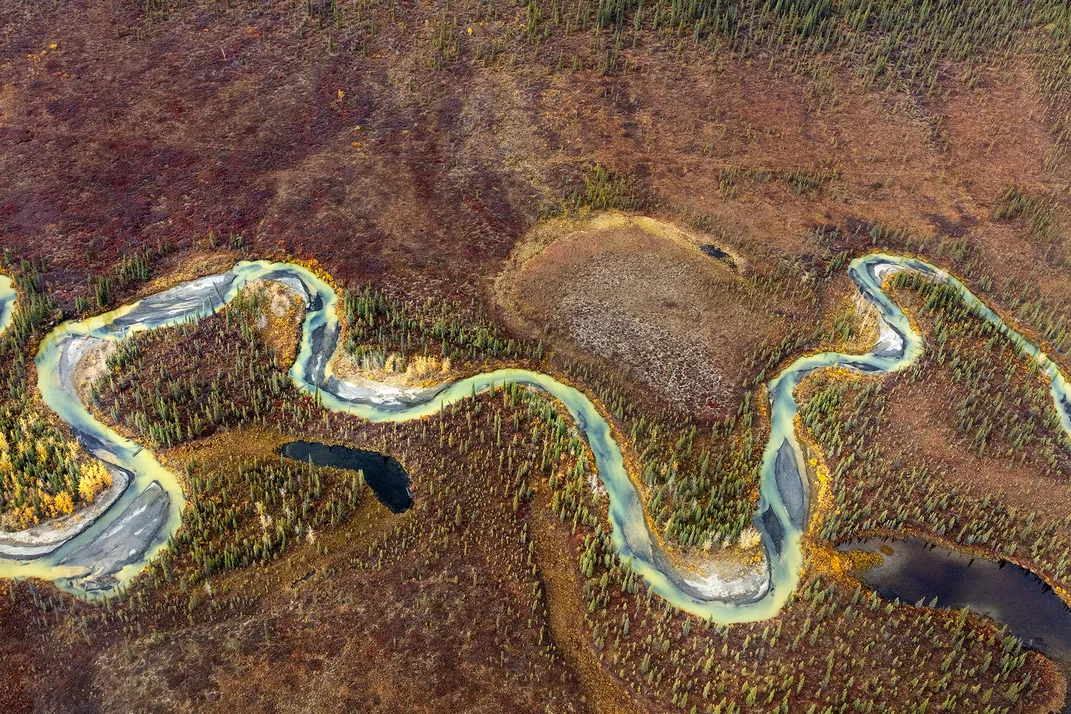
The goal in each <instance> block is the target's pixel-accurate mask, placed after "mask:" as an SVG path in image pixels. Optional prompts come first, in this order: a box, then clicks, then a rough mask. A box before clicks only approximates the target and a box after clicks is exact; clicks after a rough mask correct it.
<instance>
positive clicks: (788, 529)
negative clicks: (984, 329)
mask: <svg viewBox="0 0 1071 714" xmlns="http://www.w3.org/2000/svg"><path fill="white" fill-rule="evenodd" d="M903 269H909V270H915V271H919V272H922V273H926V274H928V275H931V276H933V277H935V278H938V279H940V280H944V281H946V282H947V283H949V284H950V285H952V286H954V287H955V288H956V289H957V291H958V292H959V293H960V294H961V295H962V297H963V298H964V299H965V300H966V301H967V302H968V304H970V305H971V306H973V307H975V308H976V309H977V310H978V312H979V314H980V315H981V316H982V317H983V318H984V319H986V320H988V321H990V322H991V323H993V324H994V325H996V326H997V327H998V328H999V329H1000V330H1001V331H1002V332H1003V333H1005V334H1007V335H1009V336H1010V337H1011V338H1012V339H1013V340H1015V341H1016V343H1017V344H1019V345H1020V347H1021V349H1022V350H1023V351H1024V352H1025V353H1026V354H1028V355H1030V356H1032V357H1034V358H1035V359H1037V360H1038V361H1039V363H1040V364H1041V365H1042V366H1043V368H1044V369H1045V371H1046V373H1047V374H1048V375H1049V377H1050V383H1051V391H1052V395H1053V399H1054V401H1055V403H1056V406H1057V409H1058V411H1059V413H1060V416H1061V420H1062V423H1063V425H1064V428H1065V430H1067V431H1068V433H1069V434H1071V419H1069V417H1068V414H1067V410H1066V408H1065V404H1066V403H1067V400H1068V398H1069V392H1068V385H1067V382H1066V380H1065V379H1064V377H1063V375H1062V374H1060V372H1059V370H1058V369H1057V368H1056V367H1055V365H1053V363H1052V362H1051V361H1049V360H1048V359H1047V358H1045V356H1044V355H1043V354H1042V353H1041V350H1040V349H1038V348H1037V347H1036V346H1035V345H1033V344H1031V343H1029V342H1027V341H1026V340H1025V338H1023V337H1022V336H1021V335H1019V334H1018V333H1017V332H1015V331H1014V330H1013V329H1012V328H1010V327H1009V326H1007V325H1006V324H1004V323H1003V322H1002V321H1001V320H1000V318H999V317H998V316H997V315H996V313H994V312H993V311H992V310H990V309H989V308H988V307H987V306H985V305H984V304H983V303H982V302H981V301H980V300H979V299H978V298H977V297H976V296H974V295H973V294H972V293H971V292H970V291H969V290H967V288H966V287H965V286H963V285H962V283H960V282H959V281H958V280H956V279H955V278H952V277H950V276H948V275H947V274H946V273H944V272H943V271H941V270H939V269H937V268H935V267H934V266H931V265H929V264H928V263H925V262H923V261H921V260H918V259H915V258H907V257H901V256H890V255H885V254H872V255H867V256H863V257H861V258H857V259H856V260H854V261H853V262H852V263H851V265H850V266H849V274H850V275H851V278H852V280H853V281H854V282H855V283H856V285H857V286H858V288H859V290H860V293H861V294H862V296H863V297H864V298H865V299H866V300H867V301H868V302H870V303H871V304H872V305H874V307H875V308H876V309H877V310H878V312H879V313H880V315H881V319H882V321H883V324H882V330H881V338H880V341H879V343H878V344H877V345H876V346H875V348H874V349H873V350H872V351H871V352H869V353H867V354H864V355H850V354H843V353H837V352H824V353H819V354H814V355H808V356H806V357H802V358H800V359H798V360H796V361H794V362H793V363H792V364H790V365H789V366H788V367H787V368H785V369H784V370H783V371H782V372H781V373H780V374H779V375H778V376H777V377H776V378H774V379H773V380H771V381H770V382H769V383H768V385H767V387H768V392H769V397H770V407H771V408H770V423H771V429H770V436H769V439H768V441H767V443H766V447H765V451H764V454H763V459H762V464H761V481H760V491H759V493H760V496H759V506H758V509H757V512H756V515H755V517H754V523H755V526H756V528H757V529H758V530H759V532H760V533H761V534H762V540H763V546H764V550H765V552H766V554H767V560H768V565H769V569H768V573H767V575H766V576H765V577H764V578H762V582H761V583H760V584H758V585H757V586H754V584H753V583H752V584H748V586H747V587H745V588H741V587H738V585H739V584H738V583H732V582H715V583H713V585H711V583H709V582H706V583H704V582H701V581H699V580H697V579H696V576H695V575H693V574H691V573H688V572H682V571H680V570H678V569H676V568H675V567H674V566H673V565H672V564H671V563H670V562H669V560H668V559H667V558H666V557H664V555H663V554H662V553H661V552H660V550H659V548H658V546H657V541H656V540H655V539H653V538H652V537H651V534H650V533H649V531H648V528H647V523H646V520H645V518H644V513H643V506H642V503H641V501H640V497H639V494H638V492H637V490H636V487H635V485H634V484H633V482H632V481H631V480H630V479H629V476H628V473H627V471H626V469H625V465H624V459H623V457H622V453H621V449H620V447H619V446H618V444H617V443H616V442H615V441H614V439H613V436H612V434H611V431H610V426H609V424H607V422H606V421H605V420H604V419H603V417H602V416H601V415H600V414H599V412H598V410H597V409H596V408H595V406H594V404H593V403H592V402H591V401H590V400H589V399H588V398H587V397H586V396H585V395H584V394H583V393H582V392H580V391H579V390H577V389H575V388H573V387H570V386H568V385H566V384H563V383H561V382H559V381H557V380H555V379H554V378H552V377H550V376H548V375H546V374H541V373H538V372H532V371H529V370H521V369H503V370H497V371H494V372H489V373H485V374H480V375H476V376H474V377H471V378H468V379H464V380H460V381H458V382H454V383H452V384H448V385H443V386H442V388H441V389H438V390H432V393H429V394H425V395H423V397H421V398H420V399H419V400H415V401H410V402H406V401H404V400H393V401H392V400H383V399H379V400H378V401H376V400H377V397H376V396H375V395H374V394H369V393H364V392H361V390H360V389H359V388H357V387H355V386H354V385H350V384H348V383H346V382H344V381H342V380H340V379H339V378H337V377H336V376H335V375H334V374H332V372H331V369H330V357H331V356H332V354H333V353H334V350H335V349H336V347H337V343H338V335H339V323H338V316H337V312H336V306H337V302H338V296H337V295H336V293H335V292H334V290H333V289H332V288H331V286H330V285H328V284H327V283H326V282H325V281H324V280H322V279H321V278H319V277H318V276H316V275H315V274H314V273H313V272H311V271H310V270H308V269H306V268H304V267H302V266H299V265H294V264H288V263H270V262H266V261H256V262H244V261H243V262H240V263H238V264H237V265H236V266H235V267H234V268H233V269H232V270H230V271H228V272H227V273H223V274H221V275H216V276H209V277H207V278H202V279H199V280H196V281H191V282H189V283H184V284H182V285H180V286H178V287H176V288H173V289H171V290H168V291H164V292H162V293H158V294H157V295H154V296H151V297H149V298H146V299H144V300H141V301H139V302H137V303H134V304H132V305H128V306H125V307H122V308H119V309H117V310H114V311H112V312H109V313H106V314H103V315H100V316H97V317H94V318H91V319H88V320H83V321H72V322H67V323H64V324H63V325H61V326H60V327H58V328H56V330H54V331H53V332H51V333H50V334H49V335H48V336H47V337H46V338H45V340H44V341H43V342H42V344H41V346H40V348H39V350H38V354H37V357H36V365H37V373H38V386H39V388H40V390H41V393H42V396H43V397H44V400H45V402H46V404H47V405H48V406H49V407H50V408H51V409H53V410H54V411H55V412H56V414H57V415H58V416H59V417H60V418H61V419H63V420H64V421H65V422H66V423H67V424H68V425H70V427H71V428H72V430H73V431H74V433H75V435H76V437H77V438H78V439H79V440H80V441H81V442H82V443H83V445H85V446H86V448H87V449H88V450H89V451H90V452H91V453H93V454H95V455H97V456H99V457H101V458H104V459H105V460H106V461H108V462H110V463H111V464H112V465H113V466H114V467H118V468H123V469H126V470H128V471H129V472H131V474H132V479H131V483H130V485H129V487H128V488H127V489H126V492H125V493H124V494H123V495H122V496H121V498H120V499H119V500H118V501H117V502H116V503H115V505H113V506H112V508H111V509H110V510H109V511H108V512H107V513H105V514H104V515H103V516H101V517H100V518H99V519H98V520H97V521H96V522H95V523H93V525H92V526H91V527H89V528H88V529H87V530H86V531H85V532H83V533H81V534H80V535H78V536H77V537H75V538H73V539H71V540H70V541H69V542H67V543H65V544H64V545H62V546H61V547H60V548H58V549H57V550H55V551H54V552H52V553H49V554H48V555H45V556H43V557H41V558H38V559H36V560H21V561H20V560H14V559H8V560H0V575H2V576H8V577H12V576H30V575H35V576H39V577H43V578H48V579H52V580H55V581H56V583H57V584H58V585H59V586H60V587H61V588H64V589H66V590H69V591H72V592H76V593H87V594H90V595H94V596H96V595H101V594H107V593H109V592H113V591H114V590H115V589H116V588H118V587H121V586H122V585H123V584H124V583H126V582H128V581H129V580H130V578H132V577H133V576H134V575H136V574H137V573H138V572H139V571H140V570H141V569H142V568H143V567H144V566H145V564H146V563H147V562H148V561H149V560H150V559H151V558H152V557H153V556H155V555H156V553H157V552H158V551H159V549H160V548H162V547H164V546H165V545H166V543H167V541H168V539H169V537H170V536H171V534H172V533H174V531H175V530H176V529H177V528H178V526H179V523H180V521H181V514H182V510H183V505H184V503H185V500H184V497H183V494H182V491H181V488H180V487H179V483H178V479H177V477H176V476H175V475H174V474H173V473H171V472H170V471H168V470H167V469H165V468H164V467H163V466H161V464H160V463H159V462H158V461H157V460H156V458H155V456H154V455H153V454H152V453H151V452H150V451H149V450H148V449H144V448H142V447H141V446H140V445H139V444H137V443H135V442H133V441H131V440H129V439H126V438H124V437H122V436H120V435H119V434H117V433H115V432H114V431H112V430H111V429H109V428H108V427H107V426H105V425H104V424H102V423H100V422H99V421H97V420H95V419H94V418H93V417H92V415H91V414H90V413H89V412H88V410H87V409H86V408H85V406H84V405H83V404H82V403H81V402H80V401H79V399H78V398H77V396H76V395H75V394H74V392H73V388H71V386H70V373H71V371H72V370H73V367H74V365H75V364H77V361H78V360H79V359H80V358H81V355H82V354H84V350H85V349H86V348H87V347H88V346H89V345H91V344H93V343H94V342H96V341H100V340H121V339H123V338H124V337H126V336H127V335H129V334H131V333H133V332H136V331H138V330H147V329H158V328H161V327H167V326H170V325H174V324H177V323H179V322H183V321H186V320H193V319H199V318H200V317H203V316H205V315H207V314H210V313H212V312H214V311H215V310H218V309H219V308H220V307H221V306H223V305H225V304H226V303H227V302H229V301H230V300H231V299H233V298H234V296H235V295H236V294H237V293H238V291H239V290H240V289H241V288H242V287H243V286H244V285H247V284H248V283H250V282H251V281H255V280H272V281H277V282H280V283H283V284H285V285H287V286H288V287H290V288H291V289H294V290H296V291H297V292H298V293H300V294H301V295H302V296H303V297H304V299H305V301H306V315H305V321H304V324H303V327H302V336H301V346H300V350H299V353H298V356H297V358H296V360H295V362H294V364H293V366H292V367H291V368H290V376H291V378H292V380H293V381H294V383H295V384H296V385H297V386H298V387H299V388H300V389H302V390H304V391H305V392H307V393H309V394H315V395H317V396H318V398H319V399H320V401H321V403H322V404H323V405H324V406H325V407H326V408H329V409H333V410H337V411H344V412H347V413H350V414H354V415H356V416H358V417H361V418H364V419H368V420H370V421H377V422H379V421H397V422H400V421H407V420H411V419H418V418H420V417H423V416H427V415H431V414H434V413H436V412H438V411H439V410H440V409H441V408H442V407H444V406H447V405H450V404H453V403H455V402H457V401H459V400H461V399H464V398H466V397H468V396H471V395H472V394H473V393H478V392H482V391H485V390H488V389H492V388H494V387H495V386H501V385H503V384H506V383H515V384H521V385H525V386H529V387H532V388H535V389H539V390H541V391H543V392H545V393H547V394H548V395H550V396H551V397H553V398H554V399H557V400H558V401H559V402H560V403H561V404H562V405H563V406H564V407H565V408H566V409H567V410H568V411H569V413H570V414H571V415H572V416H573V418H574V419H575V420H576V423H577V425H578V427H579V429H580V430H581V431H582V433H583V434H584V435H585V437H586V439H587V441H588V443H589V445H590V447H591V450H592V453H593V455H594V457H595V464H596V468H597V470H598V474H599V477H600V479H601V481H602V483H603V485H604V486H605V488H606V491H607V494H608V496H609V515H610V520H611V522H612V525H613V531H612V536H613V542H614V545H615V547H616V549H617V551H618V554H619V556H620V557H621V558H623V559H627V560H630V561H631V565H632V568H633V569H634V570H635V571H636V572H637V573H639V574H640V575H641V576H642V577H643V578H644V580H645V581H646V582H647V583H648V585H649V586H650V587H651V588H652V589H653V590H654V591H655V593H657V594H658V595H659V596H660V597H662V598H664V599H665V600H667V601H668V602H670V603H672V604H673V605H675V606H677V607H680V608H681V609H683V610H685V611H688V612H690V613H693V614H695V615H698V616H700V617H704V618H710V619H712V620H714V621H716V622H722V623H728V622H741V621H754V620H761V619H766V618H769V617H771V616H773V615H774V614H776V613H777V612H778V610H779V609H780V608H781V606H782V605H783V604H784V603H785V601H786V600H787V599H788V597H789V595H790V594H791V593H792V592H793V591H794V590H795V588H796V585H797V582H798V580H799V574H800V571H801V568H802V565H803V554H802V550H801V546H800V536H801V534H802V532H803V529H804V528H805V527H806V521H807V513H808V506H809V494H808V488H809V487H808V484H807V483H806V479H805V478H803V477H802V476H801V474H802V473H804V470H803V460H802V456H801V451H800V447H799V444H798V442H797V440H796V437H795V434H794V421H793V420H794V417H795V415H796V412H797V404H796V402H795V398H794V396H793V392H794V390H795V388H796V386H797V385H798V384H799V382H800V380H801V379H802V378H803V377H804V376H806V375H807V374H809V373H811V372H813V371H815V370H818V369H822V368H826V367H846V368H850V369H854V370H858V371H863V372H868V373H874V374H885V373H889V372H892V371H895V370H899V369H903V368H904V367H906V366H909V365H910V364H912V363H913V362H914V361H915V360H916V359H917V357H918V355H919V354H920V352H921V339H920V337H919V335H918V334H917V333H916V332H915V331H914V330H913V329H912V327H911V324H910V321H909V320H908V318H907V316H906V315H904V313H903V312H902V311H901V310H900V309H899V307H897V306H896V304H895V303H893V302H892V301H891V300H890V299H889V298H888V296H887V295H885V294H884V293H883V292H882V287H881V286H882V280H883V279H884V277H885V276H886V275H887V274H888V273H889V272H892V271H895V270H903ZM0 288H2V285H0ZM12 292H13V291H12ZM13 301H14V298H13V296H12V297H10V298H5V297H4V295H3V293H0V303H2V304H3V309H4V310H5V312H6V313H7V319H10V303H12V302H13ZM0 316H2V315H0ZM150 489H153V493H154V494H155V495H154V498H153V500H152V503H154V504H155V506H154V507H156V508H158V509H159V508H160V504H161V503H163V502H164V496H166V509H164V510H166V513H164V512H163V511H161V512H162V513H163V515H162V516H161V518H159V520H158V522H157V523H156V524H155V530H154V531H153V532H152V533H151V534H149V535H148V537H146V538H145V539H144V542H143V543H140V544H139V548H140V549H139V550H138V552H137V557H136V558H134V559H133V560H132V561H131V562H129V563H127V564H125V565H124V566H123V567H122V568H121V569H120V570H118V571H117V572H114V573H110V574H106V575H107V577H104V578H95V577H88V578H87V577H86V572H87V567H86V566H85V565H72V564H71V560H72V558H73V559H75V560H77V554H78V553H86V552H87V551H88V552H91V553H97V552H100V551H102V550H104V551H107V543H108V540H109V539H113V538H115V532H117V531H119V530H121V528H120V526H121V525H122V523H123V518H124V514H129V513H130V512H131V511H136V510H137V509H138V507H140V506H142V505H143V504H144V502H145V501H146V499H145V494H146V493H147V492H148V491H149V490H150ZM143 510H144V509H143ZM145 530H147V528H143V529H142V531H145ZM143 535H144V533H143ZM142 545H143V546H144V547H141V546H142ZM124 547H125V546H124ZM113 550H114V549H113Z"/></svg>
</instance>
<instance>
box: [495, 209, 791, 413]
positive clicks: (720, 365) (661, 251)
mask: <svg viewBox="0 0 1071 714" xmlns="http://www.w3.org/2000/svg"><path fill="white" fill-rule="evenodd" d="M560 227H561V228H564V234H563V235H561V236H560V237H558V238H557V239H554V240H553V241H552V242H550V243H549V244H547V245H545V247H542V249H541V250H537V251H536V252H534V254H530V255H526V254H525V253H530V252H531V251H521V254H520V255H519V256H518V258H517V260H516V261H515V262H514V264H513V265H512V266H511V267H509V268H507V270H506V272H505V273H503V275H501V276H500V277H499V283H498V296H499V300H500V303H501V304H503V305H504V306H505V307H506V308H507V313H508V314H509V315H510V317H511V318H512V319H513V322H514V323H515V324H516V326H517V327H518V329H520V330H522V331H524V332H526V333H528V334H529V335H531V336H533V337H539V338H542V339H545V340H547V341H549V342H550V343H551V344H552V345H553V346H554V347H555V348H558V349H560V350H562V351H564V352H566V353H577V354H586V355H595V356H597V357H599V358H602V359H603V360H605V361H606V362H608V363H610V364H612V365H614V366H615V368H616V370H618V371H619V373H622V374H624V375H626V376H627V377H628V378H629V379H630V380H632V381H633V382H634V383H637V384H639V385H642V387H643V388H645V389H648V390H651V391H653V392H654V393H655V396H657V397H660V398H661V399H662V400H664V401H665V402H667V403H669V404H671V405H673V406H674V407H676V408H678V409H680V410H681V411H700V412H702V411H709V410H711V409H713V408H715V407H718V406H725V405H735V402H736V401H737V400H738V399H739V398H740V396H741V390H740V387H739V385H738V382H737V375H738V370H739V365H740V363H741V361H742V358H743V354H744V352H745V350H746V349H747V347H748V346H750V345H753V344H755V343H757V342H760V341H762V340H763V339H765V338H768V337H770V336H772V335H773V334H775V333H776V330H777V329H778V323H779V319H778V318H777V317H775V316H774V315H771V314H770V312H769V311H768V310H767V309H765V308H763V307H761V306H758V305H756V304H755V303H754V302H753V301H751V300H749V299H748V294H747V292H746V286H745V285H744V283H743V281H742V280H741V278H740V277H739V275H738V274H737V273H736V272H735V270H734V269H733V268H732V267H731V266H730V265H729V264H728V263H727V262H724V261H722V260H718V259H715V258H712V257H710V256H709V255H707V254H705V253H703V252H702V251H701V250H700V248H699V245H700V243H701V242H702V240H701V239H700V238H699V237H696V236H693V235H690V234H688V233H685V232H684V231H681V230H680V229H677V228H675V227H673V226H671V225H668V224H666V223H662V222H659V221H654V220H651V219H643V218H630V217H625V216H620V215H611V216H604V217H600V218H598V219H595V220H593V221H588V222H585V223H580V224H577V225H575V226H569V225H568V224H562V226H560ZM570 228H572V229H571V230H570Z"/></svg>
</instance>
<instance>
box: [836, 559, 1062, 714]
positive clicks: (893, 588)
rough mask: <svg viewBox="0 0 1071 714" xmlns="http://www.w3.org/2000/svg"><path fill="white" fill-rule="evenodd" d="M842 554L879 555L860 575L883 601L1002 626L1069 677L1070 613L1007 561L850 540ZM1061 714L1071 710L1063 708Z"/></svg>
mask: <svg viewBox="0 0 1071 714" xmlns="http://www.w3.org/2000/svg"><path fill="white" fill-rule="evenodd" d="M840 549H841V550H863V551H867V552H870V553H879V554H880V555H881V558H882V561H881V564H880V565H878V566H876V567H873V568H870V569H869V570H866V571H864V572H861V573H859V575H860V577H861V578H862V579H863V580H864V581H866V583H867V584H869V585H870V586H871V587H872V588H874V590H875V591H876V592H877V593H878V594H879V595H881V596H882V597H885V598H888V599H893V598H900V600H901V601H902V602H907V603H917V602H918V601H919V600H922V599H925V601H926V602H925V604H926V605H929V604H930V603H931V601H932V600H933V598H934V597H936V598H937V606H938V607H946V608H954V609H958V608H962V607H966V608H968V609H969V610H972V611H973V612H977V613H979V614H982V615H985V616H987V617H990V618H992V619H994V620H996V621H997V622H1000V623H1004V624H1006V625H1007V626H1008V628H1009V629H1010V630H1011V631H1012V632H1013V633H1015V635H1016V636H1018V637H1019V638H1020V639H1021V640H1023V642H1024V644H1026V646H1027V647H1029V648H1031V649H1035V650H1038V651H1039V652H1042V653H1043V654H1045V655H1047V656H1049V657H1050V658H1052V659H1053V660H1055V661H1056V662H1057V664H1058V665H1059V666H1060V668H1061V670H1063V672H1064V673H1065V675H1066V674H1069V673H1071V610H1069V609H1068V607H1067V606H1066V605H1064V603H1063V601H1062V600H1060V598H1059V597H1058V596H1057V595H1056V593H1054V592H1053V591H1052V588H1050V587H1049V586H1048V585H1046V584H1045V583H1044V582H1043V581H1042V580H1041V579H1040V578H1038V577H1037V576H1036V575H1034V574H1033V573H1031V572H1030V571H1029V570H1025V569H1023V568H1020V567H1019V566H1018V565H1015V564H1013V563H1008V562H1006V561H1000V562H993V561H990V560H981V559H976V558H971V557H970V556H967V555H963V554H961V553H957V552H954V551H951V550H948V549H947V548H941V547H939V546H934V545H931V544H929V543H926V542H924V541H921V540H917V539H905V540H882V539H879V538H874V539H869V540H863V541H853V542H851V543H846V544H844V545H842V546H841V548H840ZM1064 711H1065V712H1071V708H1068V707H1066V706H1065V708H1064Z"/></svg>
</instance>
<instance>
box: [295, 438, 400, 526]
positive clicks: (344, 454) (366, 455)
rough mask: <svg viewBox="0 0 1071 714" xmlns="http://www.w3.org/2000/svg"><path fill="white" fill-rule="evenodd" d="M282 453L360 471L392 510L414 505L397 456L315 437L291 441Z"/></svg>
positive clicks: (320, 464) (306, 460) (304, 459)
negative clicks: (330, 444) (316, 439)
mask: <svg viewBox="0 0 1071 714" xmlns="http://www.w3.org/2000/svg"><path fill="white" fill-rule="evenodd" d="M281 451H282V454H283V456H285V457H287V458H289V459H294V460H296V461H303V462H305V463H308V462H309V461H312V463H314V464H316V465H317V466H328V467H331V468H336V469H349V470H350V471H358V470H359V471H363V472H364V480H365V483H367V484H368V486H369V487H370V488H371V489H372V491H373V492H374V493H375V494H376V497H377V498H378V499H379V500H380V502H381V503H382V504H383V505H384V506H386V507H387V508H389V509H390V510H391V511H393V512H394V513H402V512H403V511H408V510H409V509H410V508H412V507H413V494H412V493H411V492H410V491H409V474H407V473H406V472H405V469H403V468H402V465H401V464H400V463H398V460H397V459H395V458H393V457H391V456H386V455H384V454H381V453H379V452H378V451H367V450H365V449H351V448H349V447H346V446H328V445H327V444H320V443H318V442H315V441H292V442H290V443H289V444H286V445H284V446H283V448H282V449H281Z"/></svg>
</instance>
